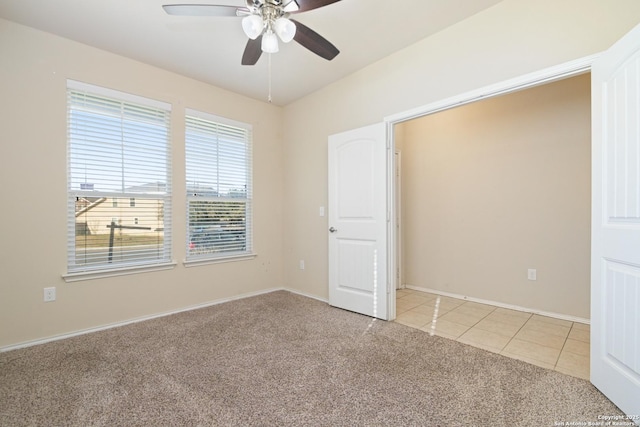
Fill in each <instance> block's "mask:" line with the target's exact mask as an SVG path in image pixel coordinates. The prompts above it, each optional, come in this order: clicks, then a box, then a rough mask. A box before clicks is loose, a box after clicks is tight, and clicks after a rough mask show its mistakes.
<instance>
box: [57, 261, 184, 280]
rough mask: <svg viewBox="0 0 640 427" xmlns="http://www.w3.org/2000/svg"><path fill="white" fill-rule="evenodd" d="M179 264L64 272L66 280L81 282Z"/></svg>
mask: <svg viewBox="0 0 640 427" xmlns="http://www.w3.org/2000/svg"><path fill="white" fill-rule="evenodd" d="M176 265H177V263H176V262H173V261H172V262H167V263H163V264H154V265H139V266H134V267H122V268H114V269H112V270H99V271H82V272H78V273H67V274H63V275H62V278H63V279H64V281H65V282H67V283H70V282H80V281H82V280H92V279H103V278H106V277H116V276H126V275H129V274H137V273H147V272H150V271H162V270H171V269H172V268H174V267H175V266H176Z"/></svg>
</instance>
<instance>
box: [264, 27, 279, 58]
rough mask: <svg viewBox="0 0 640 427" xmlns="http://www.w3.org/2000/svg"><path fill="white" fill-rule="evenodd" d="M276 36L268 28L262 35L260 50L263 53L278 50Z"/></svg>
mask: <svg viewBox="0 0 640 427" xmlns="http://www.w3.org/2000/svg"><path fill="white" fill-rule="evenodd" d="M278 50H279V48H278V37H277V36H276V35H275V33H274V32H273V31H271V30H268V31H267V32H266V33H264V35H263V36H262V51H263V52H265V53H276V52H278Z"/></svg>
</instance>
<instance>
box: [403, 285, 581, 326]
mask: <svg viewBox="0 0 640 427" xmlns="http://www.w3.org/2000/svg"><path fill="white" fill-rule="evenodd" d="M405 288H406V289H413V290H414V291H420V292H429V293H430V294H436V295H441V296H443V297H450V298H456V299H461V300H464V301H471V302H477V303H480V304H488V305H493V306H496V307H500V308H506V309H509V310H515V311H522V312H524V313H532V314H538V315H540V316H546V317H552V318H554V319H560V320H568V321H569V322H577V323H584V324H585V325H589V324H590V323H591V321H590V320H589V319H585V318H583V317H577V316H570V315H568V314H560V313H552V312H549V311H542V310H536V309H535V308H528V307H522V306H519V305H513V304H505V303H501V302H497V301H491V300H486V299H482V298H474V297H469V296H466V295H460V294H454V293H451V292H444V291H439V290H436V289H429V288H423V287H420V286H414V285H408V284H405Z"/></svg>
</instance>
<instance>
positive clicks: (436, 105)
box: [384, 53, 601, 320]
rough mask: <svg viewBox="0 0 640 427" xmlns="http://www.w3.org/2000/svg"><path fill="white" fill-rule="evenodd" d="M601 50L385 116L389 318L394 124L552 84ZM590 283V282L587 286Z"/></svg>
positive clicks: (582, 69)
mask: <svg viewBox="0 0 640 427" xmlns="http://www.w3.org/2000/svg"><path fill="white" fill-rule="evenodd" d="M600 55H601V54H600V53H597V54H594V55H590V56H586V57H583V58H579V59H576V60H574V61H569V62H565V63H562V64H559V65H555V66H553V67H549V68H545V69H542V70H540V71H536V72H533V73H529V74H525V75H522V76H519V77H516V78H512V79H509V80H504V81H502V82H499V83H496V84H492V85H489V86H485V87H482V88H479V89H476V90H472V91H470V92H466V93H462V94H459V95H456V96H453V97H450V98H446V99H443V100H440V101H436V102H433V103H430V104H426V105H423V106H420V107H417V108H414V109H411V110H408V111H404V112H401V113H397V114H393V115H391V116H387V117H385V118H384V122H385V124H386V128H387V148H388V149H387V157H388V159H387V192H388V194H387V200H388V202H389V204H390V205H389V207H388V212H389V217H390V221H389V223H388V227H387V229H388V239H387V245H388V248H387V257H388V258H387V262H388V263H389V264H388V270H387V275H388V283H389V285H390V286H389V292H388V294H387V296H388V300H387V313H388V314H389V320H394V319H395V318H396V304H395V301H396V288H397V285H398V284H397V278H396V273H395V272H396V269H397V268H398V265H396V260H397V259H398V258H397V251H398V242H399V236H397V233H396V230H397V228H396V227H397V221H398V218H396V216H397V206H395V204H396V200H397V199H396V173H395V150H396V143H395V130H394V128H395V125H397V124H400V123H403V122H406V121H409V120H413V119H417V118H419V117H423V116H427V115H430V114H435V113H438V112H440V111H445V110H449V109H452V108H456V107H460V106H463V105H466V104H471V103H473V102H476V101H481V100H484V99H489V98H494V97H496V96H500V95H506V94H508V93H513V92H517V91H520V90H524V89H529V88H532V87H535V86H540V85H544V84H547V83H552V82H555V81H558V80H562V79H566V78H569V77H573V76H577V75H580V74H584V73H588V72H590V71H591V66H592V64H593V62H594V61H595V60H596V59H597V58H598V57H600ZM590 286H591V285H590Z"/></svg>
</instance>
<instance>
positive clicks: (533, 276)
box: [527, 268, 538, 280]
mask: <svg viewBox="0 0 640 427" xmlns="http://www.w3.org/2000/svg"><path fill="white" fill-rule="evenodd" d="M527 279H529V280H538V272H537V270H536V269H535V268H530V269H528V270H527Z"/></svg>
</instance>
